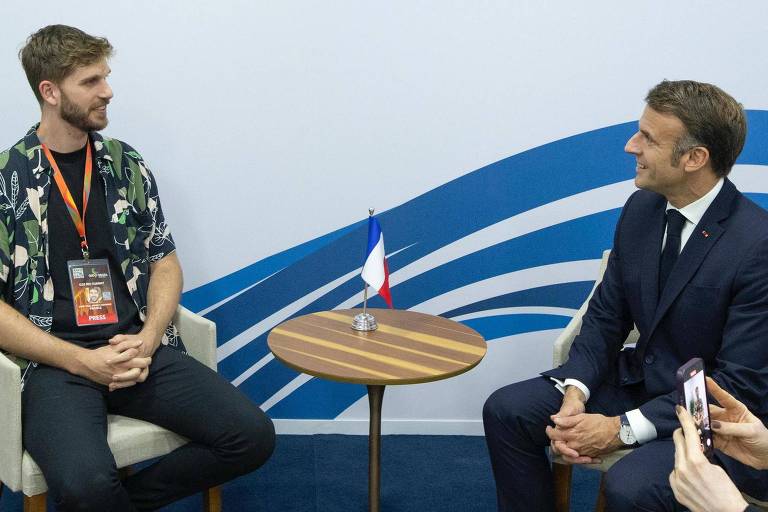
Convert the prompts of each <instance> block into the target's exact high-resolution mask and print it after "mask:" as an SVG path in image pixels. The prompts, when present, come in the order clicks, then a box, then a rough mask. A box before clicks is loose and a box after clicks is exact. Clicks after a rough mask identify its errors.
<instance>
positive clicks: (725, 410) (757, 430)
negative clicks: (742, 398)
mask: <svg viewBox="0 0 768 512" xmlns="http://www.w3.org/2000/svg"><path fill="white" fill-rule="evenodd" d="M707 390H708V391H709V392H710V394H711V395H712V397H713V398H714V399H715V400H717V401H718V403H719V404H720V405H721V407H718V406H716V405H714V404H712V405H710V406H709V413H710V415H711V418H712V432H714V441H715V448H717V449H718V450H720V451H721V452H723V453H725V454H726V455H728V456H730V457H733V458H734V459H736V460H738V461H739V462H742V463H744V464H746V465H748V466H752V467H753V468H755V469H768V428H766V427H765V425H764V424H763V422H762V421H760V419H759V418H757V417H756V416H755V415H754V414H752V413H751V412H749V409H747V407H746V406H745V405H744V404H743V403H741V402H739V401H738V400H737V399H736V398H734V397H733V396H732V395H731V394H730V393H728V392H727V391H726V390H724V389H723V388H721V387H720V386H719V385H718V384H717V382H715V381H714V380H713V379H711V378H709V377H707Z"/></svg>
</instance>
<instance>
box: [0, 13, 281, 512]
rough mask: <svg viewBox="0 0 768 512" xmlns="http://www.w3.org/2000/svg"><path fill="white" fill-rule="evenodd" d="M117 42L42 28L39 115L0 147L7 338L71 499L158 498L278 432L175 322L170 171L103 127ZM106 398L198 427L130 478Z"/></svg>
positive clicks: (224, 476) (269, 443) (220, 477)
mask: <svg viewBox="0 0 768 512" xmlns="http://www.w3.org/2000/svg"><path fill="white" fill-rule="evenodd" d="M111 53H112V46H111V45H110V44H109V42H108V41H107V40H106V39H104V38H97V37H92V36H90V35H88V34H85V33H84V32H82V31H80V30H78V29H75V28H72V27H67V26H63V25H52V26H48V27H45V28H43V29H41V30H39V31H38V32H36V33H35V34H32V35H31V36H30V37H29V39H28V41H27V44H26V46H24V48H22V50H21V52H20V57H21V61H22V65H23V67H24V70H25V72H26V75H27V78H28V80H29V83H30V85H31V86H32V90H33V91H34V93H35V95H36V97H37V99H38V101H39V103H40V107H41V113H42V115H41V120H40V123H39V124H37V125H35V126H34V127H33V128H32V129H31V130H30V131H29V132H28V133H27V134H26V136H25V137H24V138H23V139H21V140H20V141H19V142H17V143H16V144H14V145H13V146H12V147H11V148H10V149H9V150H7V151H5V152H3V153H0V220H1V221H0V290H1V291H2V293H3V297H4V298H5V301H0V349H2V350H3V351H4V352H7V353H9V354H12V355H13V356H14V357H16V358H17V360H18V361H19V364H20V365H21V366H22V367H23V368H24V388H23V389H24V391H23V392H22V393H23V394H22V401H23V420H22V421H23V428H22V430H23V441H24V446H25V448H26V450H27V451H28V452H29V453H30V454H31V455H32V457H33V458H34V459H35V461H36V462H37V463H38V464H39V466H40V468H41V469H42V471H43V475H44V476H45V478H46V481H47V483H48V487H49V494H50V496H51V497H52V498H53V499H54V501H55V503H56V505H57V507H58V508H59V509H61V510H70V509H71V510H74V509H77V510H100V511H101V510H110V511H122V510H154V509H156V508H158V507H161V506H163V505H165V504H167V503H170V502H172V501H174V500H177V499H179V498H181V497H183V496H186V495H189V494H192V493H194V492H197V491H199V490H202V489H205V488H208V487H212V486H215V485H218V484H221V483H223V482H225V481H227V480H230V479H232V478H234V477H237V476H239V475H242V474H245V473H247V472H250V471H252V470H254V469H256V468H257V467H259V466H261V465H262V464H263V463H264V462H265V461H266V460H267V459H268V458H269V456H270V455H271V453H272V450H273V447H274V429H273V427H272V423H271V421H270V420H269V418H267V416H266V415H265V414H264V413H263V412H262V411H261V410H260V409H259V408H258V407H256V406H255V405H254V404H253V403H252V402H251V401H250V400H248V398H247V397H245V396H244V395H243V394H242V393H240V392H239V391H238V390H237V389H236V388H234V387H233V386H232V385H231V384H230V383H229V382H227V381H226V380H224V379H223V378H221V377H220V376H218V375H217V374H216V373H215V372H212V371H210V370H209V369H208V368H206V367H205V366H203V365H202V364H200V363H198V362H197V361H195V360H194V359H192V358H190V357H188V356H186V355H185V354H184V352H183V344H182V341H181V340H180V339H179V336H178V333H177V331H176V329H175V327H174V326H173V325H172V324H171V323H170V320H171V317H172V316H173V314H174V312H175V310H176V307H177V305H178V301H179V296H180V293H181V289H182V273H181V267H180V265H179V261H178V259H177V256H176V252H175V246H174V243H173V239H172V238H171V235H170V231H169V229H168V226H167V224H166V223H165V219H164V217H163V213H162V209H161V207H160V200H159V197H158V191H157V184H156V182H155V180H154V177H153V176H152V173H151V172H150V170H149V168H148V167H147V165H146V163H145V162H144V159H143V158H142V157H141V155H140V154H139V153H138V152H137V151H136V150H134V149H133V148H131V147H130V146H128V145H127V144H125V143H123V142H121V141H118V140H116V139H111V138H107V137H103V136H101V135H100V134H99V133H97V130H101V129H104V128H105V127H106V126H107V105H108V104H109V102H110V100H111V99H112V89H111V88H110V86H109V85H108V83H107V77H108V75H109V73H110V69H109V66H108V64H107V60H108V58H109V57H110V56H111ZM29 361H34V362H32V363H30V362H29ZM107 413H112V414H121V415H124V416H130V417H134V418H140V419H144V420H147V421H150V422H152V423H155V424H158V425H161V426H163V427H165V428H168V429H169V430H172V431H174V432H177V433H179V434H181V435H183V436H185V437H187V438H189V439H190V442H189V443H188V444H187V445H185V446H183V447H182V448H179V449H178V450H176V451H174V452H172V453H171V454H169V455H167V456H166V457H163V458H162V459H160V460H159V461H158V462H156V463H155V464H153V465H152V466H149V467H147V468H145V469H143V470H142V471H140V472H138V473H136V474H134V475H132V476H130V477H128V478H127V479H126V480H124V481H120V480H119V478H118V474H117V469H116V467H115V461H114V458H113V456H112V454H111V452H110V451H109V448H108V446H107V439H106V434H107V428H106V415H107Z"/></svg>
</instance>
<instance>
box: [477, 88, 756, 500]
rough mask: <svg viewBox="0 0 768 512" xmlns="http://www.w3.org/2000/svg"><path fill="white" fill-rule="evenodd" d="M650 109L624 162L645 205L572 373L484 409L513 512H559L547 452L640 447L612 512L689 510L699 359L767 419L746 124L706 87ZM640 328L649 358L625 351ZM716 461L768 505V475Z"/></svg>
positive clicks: (611, 266) (610, 270)
mask: <svg viewBox="0 0 768 512" xmlns="http://www.w3.org/2000/svg"><path fill="white" fill-rule="evenodd" d="M646 102H647V106H646V108H645V110H644V112H643V114H642V117H641V118H640V121H639V129H638V131H637V133H635V134H634V135H633V136H632V138H630V139H629V141H628V142H627V145H626V148H625V151H627V152H628V153H631V154H632V155H635V157H636V159H637V168H636V172H637V174H636V176H635V184H636V185H637V186H638V188H640V189H641V190H639V191H637V192H635V193H634V194H632V196H631V197H630V198H629V200H628V201H627V203H626V204H625V206H624V208H623V210H622V213H621V217H620V218H619V221H618V224H617V227H616V233H615V236H614V245H613V249H612V252H611V256H610V259H609V261H608V267H607V269H606V271H605V275H604V277H603V281H602V282H601V284H600V285H599V286H598V287H597V289H596V290H595V293H594V296H593V298H592V300H591V301H590V304H589V308H588V310H587V312H586V314H585V315H584V319H583V325H582V328H581V333H580V334H579V335H578V336H577V337H576V339H575V340H574V343H573V346H572V347H571V350H570V353H569V359H568V361H567V362H566V363H565V364H563V365H562V366H560V367H559V368H556V369H553V370H550V371H547V372H544V373H543V374H542V376H540V377H536V378H534V379H531V380H527V381H524V382H520V383H516V384H512V385H509V386H506V387H504V388H501V389H499V390H497V391H496V392H495V393H494V394H492V395H491V397H490V398H489V399H488V401H487V402H486V404H485V407H484V410H483V422H484V425H485V432H486V439H487V442H488V448H489V451H490V455H491V463H492V466H493V471H494V476H495V478H496V487H497V495H498V502H499V510H503V511H513V510H521V511H523V510H524V511H546V510H551V509H552V508H553V489H552V476H551V471H550V465H549V461H548V459H547V456H546V452H545V450H544V448H545V447H547V446H551V448H552V451H554V452H556V453H559V454H561V455H562V456H563V457H565V458H566V459H567V460H569V461H571V462H573V463H577V464H587V463H590V462H592V461H594V460H596V459H599V458H600V457H601V456H602V455H604V454H606V453H610V452H612V451H615V450H617V449H619V448H623V447H635V448H636V449H635V450H634V451H633V452H632V453H631V454H630V455H628V456H626V457H624V458H623V459H622V460H620V461H619V462H618V463H616V464H615V465H614V466H613V467H612V468H611V469H610V471H608V473H607V474H606V479H605V493H606V499H607V508H608V510H610V511H611V512H618V511H625V510H682V507H681V506H680V505H679V504H677V503H676V502H675V500H674V496H673V493H672V491H671V489H670V487H669V482H668V477H669V473H670V471H671V470H672V468H673V465H674V446H673V443H672V440H671V435H672V432H673V431H674V430H675V428H677V426H678V422H677V418H676V416H675V403H676V385H675V373H676V370H677V368H678V367H679V366H681V365H682V364H683V363H685V362H686V361H688V360H689V359H691V358H693V357H701V358H703V359H704V361H705V367H706V371H707V373H708V374H709V375H711V376H712V377H713V378H714V379H715V380H716V381H717V382H718V383H719V384H720V385H721V386H722V387H723V388H725V389H727V390H729V391H730V392H731V393H733V394H734V395H735V396H736V397H738V399H739V400H741V401H743V402H744V403H745V404H746V405H747V407H748V408H749V409H751V410H753V411H755V414H756V416H758V417H760V418H761V419H762V420H763V421H765V420H766V418H768V401H766V399H765V397H766V396H768V350H766V348H765V344H766V343H768V213H766V212H765V211H764V210H763V209H761V208H760V207H758V206H757V205H755V204H754V203H752V202H751V201H750V200H749V199H747V198H745V197H744V196H743V195H742V194H741V193H740V192H739V191H737V190H736V188H735V187H734V185H733V184H732V183H731V182H730V181H729V180H728V179H727V178H726V176H727V174H728V172H729V171H730V169H731V167H732V166H733V164H734V162H735V161H736V158H737V157H738V155H739V153H740V152H741V149H742V148H743V146H744V139H745V136H746V119H745V115H744V111H743V109H742V107H741V105H739V103H737V102H736V101H735V100H734V99H733V98H732V97H731V96H729V95H728V94H726V93H725V92H723V91H722V90H721V89H719V88H717V87H715V86H713V85H710V84H704V83H698V82H692V81H676V82H670V81H664V82H662V83H660V84H658V85H657V86H655V87H654V88H653V89H651V91H650V92H649V93H648V96H647V98H646ZM633 325H635V326H637V329H638V331H639V333H640V339H639V341H638V343H637V346H636V347H635V348H623V347H622V345H623V342H624V340H625V338H626V336H627V334H628V333H629V331H630V330H631V329H632V327H633ZM717 459H718V460H717V462H718V463H719V464H721V465H722V466H723V467H724V468H725V469H726V471H727V472H728V473H729V475H730V476H731V478H732V479H733V480H734V481H735V482H736V484H737V485H738V486H740V488H741V489H742V490H744V491H746V492H748V493H749V494H751V495H753V496H755V497H763V495H765V494H766V493H767V492H768V491H767V489H768V486H766V480H765V477H764V475H760V474H759V473H758V472H756V471H755V470H752V469H751V468H748V467H746V466H744V465H742V464H740V463H738V462H736V461H735V460H733V459H730V458H728V457H726V456H725V455H723V454H720V453H718V454H717Z"/></svg>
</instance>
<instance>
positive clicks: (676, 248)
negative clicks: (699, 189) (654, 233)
mask: <svg viewBox="0 0 768 512" xmlns="http://www.w3.org/2000/svg"><path fill="white" fill-rule="evenodd" d="M684 225H685V217H683V214H682V213H680V212H679V211H677V210H672V209H670V210H667V243H666V245H664V251H662V253H661V264H660V265H659V295H661V292H663V291H664V285H666V284H667V279H668V278H669V273H670V272H671V271H672V267H674V266H675V261H677V255H678V254H680V233H682V231H683V226H684Z"/></svg>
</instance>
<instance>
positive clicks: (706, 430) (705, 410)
mask: <svg viewBox="0 0 768 512" xmlns="http://www.w3.org/2000/svg"><path fill="white" fill-rule="evenodd" d="M677 402H678V403H679V404H680V405H681V406H682V407H685V408H686V409H687V410H688V412H689V413H690V414H691V416H692V417H693V422H694V423H695V424H696V431H697V433H698V434H699V441H700V442H701V450H702V451H703V452H704V455H706V456H707V458H708V459H711V458H712V454H713V452H714V446H713V444H712V429H711V427H710V424H709V404H708V403H707V384H706V381H705V380H704V361H703V360H702V359H701V358H700V357H695V358H693V359H691V360H690V361H688V362H687V363H685V364H684V365H683V366H681V367H680V368H679V369H678V370H677Z"/></svg>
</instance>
